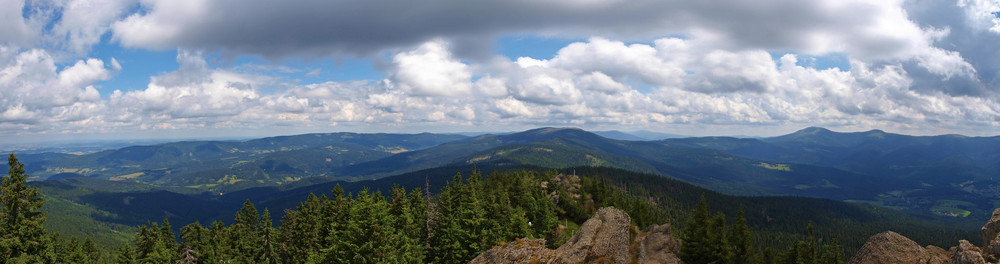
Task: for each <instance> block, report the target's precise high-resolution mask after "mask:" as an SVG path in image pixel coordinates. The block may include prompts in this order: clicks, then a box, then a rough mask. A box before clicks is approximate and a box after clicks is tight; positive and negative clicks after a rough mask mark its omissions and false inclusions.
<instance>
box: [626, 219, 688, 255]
mask: <svg viewBox="0 0 1000 264" xmlns="http://www.w3.org/2000/svg"><path fill="white" fill-rule="evenodd" d="M635 241H636V245H637V246H638V250H639V252H638V260H639V264H647V263H648V264H654V263H663V264H670V263H681V258H680V257H678V256H677V253H679V252H681V240H680V239H677V238H676V237H674V236H673V233H672V232H671V231H670V224H664V225H653V226H650V227H649V228H647V229H646V230H644V231H643V232H641V233H640V234H639V236H637V237H636V238H635Z"/></svg>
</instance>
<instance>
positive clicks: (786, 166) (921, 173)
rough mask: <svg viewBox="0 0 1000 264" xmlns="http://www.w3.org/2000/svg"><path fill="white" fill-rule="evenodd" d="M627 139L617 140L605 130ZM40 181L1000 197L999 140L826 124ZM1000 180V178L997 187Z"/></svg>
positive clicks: (482, 145) (206, 151)
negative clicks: (625, 185)
mask: <svg viewBox="0 0 1000 264" xmlns="http://www.w3.org/2000/svg"><path fill="white" fill-rule="evenodd" d="M602 133H604V134H606V135H609V134H608V133H610V135H609V136H617V137H625V138H628V135H627V134H625V133H622V132H617V131H614V132H612V131H605V132H602ZM29 160H32V161H31V162H26V163H28V167H29V168H32V170H33V171H29V172H30V173H32V175H34V176H38V178H37V179H46V178H51V179H60V178H72V177H78V176H86V177H93V178H100V179H109V180H113V181H134V182H142V183H149V184H154V185H160V186H173V187H187V188H192V189H194V190H200V191H211V192H221V193H228V192H234V191H239V190H243V189H247V188H252V187H264V186H276V185H287V184H293V183H295V182H299V181H305V182H314V181H313V180H309V181H306V179H310V178H314V177H320V176H322V177H320V178H316V180H321V179H327V180H332V179H339V180H351V181H356V180H364V179H378V178H382V177H387V176H393V175H400V174H405V173H410V172H416V171H421V170H427V169H433V168H438V167H456V166H467V165H472V164H479V165H483V166H490V167H516V166H532V167H541V168H567V167H577V166H601V167H614V168H622V169H627V170H631V171H636V172H642V173H652V174H658V175H662V176H666V177H672V178H676V179H680V180H683V181H686V182H690V183H693V184H697V185H700V186H703V187H706V188H710V189H712V190H716V191H720V192H724V193H728V194H736V195H796V196H809V197H819V198H830V199H838V200H854V201H858V202H863V203H870V204H875V205H880V206H890V207H896V208H899V209H914V210H919V211H930V212H936V213H939V214H954V215H967V214H968V213H967V212H972V211H982V210H986V209H989V208H988V207H990V206H991V200H992V199H1000V184H997V183H996V182H995V181H994V179H993V177H992V176H993V175H998V173H1000V162H998V161H1000V137H964V136H956V135H942V136H906V135H899V134H893V133H886V132H884V131H881V130H871V131H866V132H852V133H840V132H834V131H830V130H828V129H824V128H819V127H810V128H806V129H802V130H799V131H797V132H794V133H791V134H788V135H783V136H777V137H770V138H733V137H692V138H673V139H663V140H655V141H641V140H616V139H610V138H607V137H603V136H601V135H599V134H597V133H593V132H588V131H585V130H582V129H579V128H555V127H545V128H537V129H531V130H526V131H522V132H516V133H507V134H484V135H479V136H475V137H465V136H461V135H453V134H430V133H423V134H356V133H328V134H306V135H297V136H284V137H271V138H262V139H255V140H248V141H242V142H221V141H187V142H175V143H166V144H159V145H151V146H132V147H126V148H122V149H118V150H109V151H103V152H99V153H94V154H88V155H79V156H65V155H62V156H60V155H53V156H51V157H49V156H44V155H42V156H38V157H30V158H29ZM996 180H1000V178H998V179H996Z"/></svg>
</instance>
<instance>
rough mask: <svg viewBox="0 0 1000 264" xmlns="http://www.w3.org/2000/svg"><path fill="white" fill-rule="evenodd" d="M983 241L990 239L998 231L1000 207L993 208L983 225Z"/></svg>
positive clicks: (992, 238) (999, 227)
mask: <svg viewBox="0 0 1000 264" xmlns="http://www.w3.org/2000/svg"><path fill="white" fill-rule="evenodd" d="M982 232H983V241H991V240H994V239H995V238H996V237H997V234H998V233H1000V208H997V209H995V210H993V216H991V217H990V220H989V221H986V225H983V229H982Z"/></svg>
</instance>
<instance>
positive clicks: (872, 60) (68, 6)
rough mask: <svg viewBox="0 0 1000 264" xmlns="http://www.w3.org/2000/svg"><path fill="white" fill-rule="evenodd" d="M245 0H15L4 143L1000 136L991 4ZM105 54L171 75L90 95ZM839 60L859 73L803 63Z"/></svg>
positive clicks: (5, 66) (10, 5)
mask: <svg viewBox="0 0 1000 264" xmlns="http://www.w3.org/2000/svg"><path fill="white" fill-rule="evenodd" d="M251 2H253V3H248V2H247V1H229V0H224V1H203V0H184V1H176V0H171V1H159V0H143V1H139V2H131V1H124V0H122V1H112V2H109V3H106V4H100V5H97V4H95V3H92V2H90V1H84V0H74V1H63V2H58V3H46V4H45V5H39V4H33V5H26V4H25V3H24V2H23V1H4V2H3V5H4V6H3V8H2V9H0V10H5V11H0V12H4V13H10V14H8V15H0V18H2V19H4V20H6V21H2V22H4V23H5V25H10V26H5V27H3V28H2V29H0V98H2V99H0V133H2V134H25V133H81V132H85V133H116V132H123V131H153V130H184V129H212V128H270V129H274V128H276V127H293V128H294V127H298V128H301V127H311V128H317V129H327V130H338V128H346V129H350V130H379V129H384V128H396V129H395V130H405V129H406V128H423V130H434V129H439V130H441V129H444V130H470V129H473V128H471V127H470V126H476V127H477V128H475V130H511V129H512V128H520V127H529V126H540V125H546V126H551V125H556V126H562V125H568V126H583V127H588V128H615V129H623V130H630V129H654V130H670V131H689V133H709V134H716V133H718V131H724V132H734V131H743V132H740V133H765V134H776V133H777V132H772V133H768V131H774V130H779V131H781V132H787V131H789V130H791V129H795V128H801V127H804V126H813V125H819V126H830V127H841V128H848V129H871V128H882V129H888V130H891V131H900V132H907V133H918V134H936V133H963V134H975V135H982V134H997V132H1000V129H998V128H1000V94H998V93H997V91H998V88H1000V80H998V75H1000V51H998V50H1000V49H997V48H996V44H995V43H1000V18H997V16H996V14H997V12H998V11H1000V4H998V2H997V1H984V0H979V1H972V0H961V1H957V2H950V3H948V2H943V1H911V2H903V1H821V0H816V1H798V0H796V1H785V0H774V1H752V2H748V1H723V2H725V3H720V2H719V1H712V2H711V3H709V2H705V1H660V0H655V1H654V0H630V1H611V0H607V1H606V0H580V1H500V2H497V1H478V0H474V1H445V0H434V1H425V2H421V5H420V6H414V5H412V4H411V3H401V2H397V1H386V0H374V1H301V2H274V1H259V3H258V2H255V1H251ZM11 10H15V11H11ZM16 10H22V12H21V14H17V12H16ZM844 14H851V15H850V16H845V15H844ZM506 34H528V35H535V36H548V37H557V38H558V37H571V38H579V37H584V38H585V39H586V40H585V41H579V42H575V43H570V44H568V45H566V46H564V47H562V48H561V49H559V50H558V52H557V53H555V54H552V55H551V56H549V57H521V58H508V57H504V56H499V55H495V54H492V51H491V48H490V47H489V46H490V45H493V42H494V41H495V39H496V37H498V36H503V35H506ZM593 36H600V37H593ZM102 39H104V40H105V41H110V42H108V43H105V44H114V45H121V46H122V47H125V48H138V49H153V50H162V49H168V50H173V49H177V50H178V55H177V58H176V59H177V62H178V64H179V65H180V67H179V68H178V69H176V70H174V71H171V72H166V73H161V74H159V75H155V76H149V77H150V81H149V83H148V85H146V86H145V87H141V88H139V89H134V90H116V91H105V92H103V93H102V92H99V90H100V89H99V88H100V87H99V85H100V83H101V82H102V81H106V80H109V79H112V78H115V76H116V74H118V73H119V72H121V71H122V66H121V65H120V64H119V63H118V61H117V60H116V59H114V58H104V59H97V58H88V55H87V54H88V52H89V51H90V49H91V48H92V47H93V46H94V45H98V44H101V43H102ZM470 51H471V52H470ZM215 53H222V54H229V55H235V56H241V55H255V56H262V57H265V58H271V59H273V60H274V61H275V62H281V61H282V60H284V59H288V58H302V57H315V56H319V57H321V58H330V59H338V58H344V57H360V58H371V59H372V60H376V61H382V62H384V65H382V66H380V68H379V69H381V70H382V71H383V73H384V76H385V77H384V78H380V79H374V80H366V79H357V80H348V81H319V82H307V83H306V82H301V81H299V80H293V79H288V78H285V77H280V76H279V75H277V74H269V73H267V72H261V71H250V70H247V69H248V68H252V67H244V66H246V65H227V64H216V63H210V62H209V61H208V60H207V59H206V58H207V57H209V56H210V55H207V54H215ZM469 54H480V55H477V56H469ZM482 54H486V55H485V56H482ZM829 55H838V56H843V57H845V58H847V60H848V62H849V67H845V68H843V69H841V68H836V67H833V68H816V67H813V66H809V65H813V64H814V62H812V61H811V60H813V58H815V57H822V56H829ZM150 63H154V62H150ZM265 68H266V67H265ZM296 70H301V71H304V72H306V71H309V70H308V69H296Z"/></svg>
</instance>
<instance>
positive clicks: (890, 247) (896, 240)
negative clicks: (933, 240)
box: [848, 231, 948, 264]
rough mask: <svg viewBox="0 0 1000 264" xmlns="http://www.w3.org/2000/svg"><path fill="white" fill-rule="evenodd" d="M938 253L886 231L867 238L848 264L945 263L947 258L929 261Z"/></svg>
mask: <svg viewBox="0 0 1000 264" xmlns="http://www.w3.org/2000/svg"><path fill="white" fill-rule="evenodd" d="M935 248H936V247H935ZM937 249H941V248H937ZM941 251H944V250H943V249H941ZM939 253H940V252H938V251H936V250H934V252H933V254H932V252H929V251H928V249H925V248H923V247H920V245H919V244H917V242H914V241H913V240H910V239H909V238H906V237H904V236H903V235H900V234H897V233H896V232H892V231H886V232H883V233H880V234H877V235H874V236H872V237H871V238H869V239H868V242H866V243H865V245H864V246H862V247H861V249H859V250H858V253H856V254H854V256H853V257H851V260H850V261H849V262H848V263H852V264H855V263H857V264H860V263H947V262H948V260H947V258H943V257H939V258H936V259H941V260H943V262H932V261H931V260H932V259H935V258H934V255H937V254H939Z"/></svg>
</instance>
